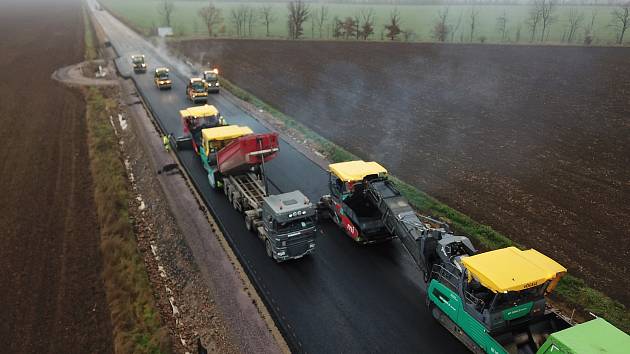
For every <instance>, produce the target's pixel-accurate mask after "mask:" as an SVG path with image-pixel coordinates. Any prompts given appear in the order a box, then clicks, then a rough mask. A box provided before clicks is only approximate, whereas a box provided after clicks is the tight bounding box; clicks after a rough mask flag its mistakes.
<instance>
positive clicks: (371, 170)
mask: <svg viewBox="0 0 630 354" xmlns="http://www.w3.org/2000/svg"><path fill="white" fill-rule="evenodd" d="M328 168H329V169H330V172H332V173H333V174H334V175H335V176H337V178H339V179H341V180H342V181H344V182H356V181H361V180H363V178H365V176H369V175H386V174H387V170H386V169H385V167H383V166H381V165H379V164H378V163H376V162H365V161H363V160H357V161H348V162H339V163H333V164H330V165H328Z"/></svg>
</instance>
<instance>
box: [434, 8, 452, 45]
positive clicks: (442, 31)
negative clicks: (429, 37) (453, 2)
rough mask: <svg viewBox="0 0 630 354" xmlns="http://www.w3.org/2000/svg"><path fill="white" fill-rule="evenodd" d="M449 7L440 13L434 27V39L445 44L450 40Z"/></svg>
mask: <svg viewBox="0 0 630 354" xmlns="http://www.w3.org/2000/svg"><path fill="white" fill-rule="evenodd" d="M447 21H448V7H445V8H443V9H442V10H439V11H438V18H437V21H436V22H435V25H434V26H433V38H434V39H435V40H436V41H440V42H444V41H446V38H448V33H449V26H448V22H447Z"/></svg>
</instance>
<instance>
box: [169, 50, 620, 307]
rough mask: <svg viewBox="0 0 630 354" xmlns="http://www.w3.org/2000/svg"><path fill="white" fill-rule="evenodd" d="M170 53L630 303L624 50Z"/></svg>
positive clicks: (232, 51)
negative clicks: (212, 69)
mask: <svg viewBox="0 0 630 354" xmlns="http://www.w3.org/2000/svg"><path fill="white" fill-rule="evenodd" d="M171 46H172V47H173V48H175V49H176V50H178V51H180V52H183V53H184V54H186V55H187V56H188V57H189V58H191V59H192V60H193V61H195V62H199V63H204V64H205V63H212V64H213V65H218V66H219V68H220V69H221V72H222V73H223V74H224V76H225V77H226V78H228V79H229V80H230V81H232V82H234V83H235V84H237V85H238V86H240V87H242V88H244V89H245V90H248V91H249V92H251V93H252V94H254V95H256V96H257V97H259V98H261V99H262V100H264V101H266V102H268V103H269V104H271V105H272V106H274V107H276V108H277V109H279V110H280V111H282V112H284V113H286V114H288V115H290V116H292V117H294V118H295V119H297V120H298V121H300V122H301V123H303V124H305V125H306V126H308V127H310V128H311V129H313V130H315V131H316V132H317V133H319V134H321V135H322V136H324V137H326V138H328V139H330V140H332V141H333V142H335V143H337V144H338V145H341V146H343V147H345V148H347V149H348V150H350V151H351V152H353V153H355V154H356V155H358V156H360V157H362V158H364V159H373V160H377V161H379V162H381V163H383V164H384V165H385V166H386V167H387V168H388V169H389V170H390V171H391V172H392V173H394V174H396V175H397V176H399V177H401V178H402V179H403V180H404V181H406V182H409V183H410V184H412V185H414V186H416V187H418V188H420V189H422V190H423V191H425V192H427V193H429V194H430V195H432V196H434V197H437V198H438V199H439V200H441V201H443V202H445V203H446V204H449V205H450V206H452V207H454V208H456V209H458V210H460V211H462V212H464V213H466V214H468V215H470V216H471V217H473V218H474V219H476V220H477V221H479V222H482V223H485V224H488V225H490V226H492V227H493V228H494V229H496V230H498V231H500V232H502V233H503V234H505V235H507V236H508V237H510V238H512V239H513V240H514V241H516V242H518V243H520V244H523V245H526V246H528V247H534V248H536V249H538V250H540V251H542V252H544V253H546V254H548V255H550V256H552V257H553V258H555V259H557V260H558V261H560V262H561V263H562V264H564V265H566V266H567V267H569V271H570V272H571V273H572V274H575V275H579V276H581V277H582V278H584V279H585V280H586V281H587V283H589V285H591V286H593V287H595V288H597V289H600V290H603V291H604V292H605V293H607V294H609V295H610V296H612V297H613V298H616V299H618V300H620V301H621V302H622V303H624V304H626V305H628V304H630V293H629V292H628V291H627V289H628V288H630V278H628V277H627V276H625V275H626V274H627V272H628V270H629V269H630V261H629V257H630V243H628V242H627V240H628V236H629V234H630V138H629V137H630V123H629V115H628V114H629V113H628V112H630V100H628V97H629V96H628V95H629V93H630V48H580V47H552V46H496V45H495V46H483V45H438V44H418V43H416V44H409V43H361V42H312V41H308V42H300V41H268V40H264V41H261V40H259V41H256V40H195V41H183V42H173V43H172V44H171Z"/></svg>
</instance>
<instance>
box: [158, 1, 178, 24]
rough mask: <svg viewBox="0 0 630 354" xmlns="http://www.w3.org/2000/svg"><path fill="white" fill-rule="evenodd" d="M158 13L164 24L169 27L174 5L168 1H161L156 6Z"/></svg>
mask: <svg viewBox="0 0 630 354" xmlns="http://www.w3.org/2000/svg"><path fill="white" fill-rule="evenodd" d="M157 10H158V13H159V14H160V15H161V16H162V17H163V18H164V24H166V26H168V27H171V15H172V14H173V11H175V5H174V4H173V3H172V2H171V1H170V0H163V1H162V2H161V3H159V4H158V9H157Z"/></svg>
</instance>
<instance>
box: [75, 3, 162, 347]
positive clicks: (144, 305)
mask: <svg viewBox="0 0 630 354" xmlns="http://www.w3.org/2000/svg"><path fill="white" fill-rule="evenodd" d="M84 20H85V21H86V22H85V47H86V51H85V52H86V53H85V56H86V59H94V58H95V57H96V48H95V47H94V43H96V41H95V37H94V32H93V29H92V23H91V21H90V18H89V16H88V15H87V13H86V12H85V9H84ZM84 92H85V97H86V119H87V130H88V148H89V156H90V170H91V172H92V179H93V182H94V201H95V205H96V209H97V210H96V211H97V215H98V220H99V226H100V234H101V245H100V246H101V252H102V255H103V263H104V264H103V269H104V271H103V279H104V283H105V288H106V294H107V302H108V304H109V310H110V314H111V321H112V325H113V327H114V333H113V337H114V345H115V351H116V353H162V352H170V351H171V343H170V336H169V334H168V332H167V329H166V328H165V327H163V326H162V324H161V322H160V317H159V313H158V310H157V307H156V304H155V300H154V298H153V292H152V289H151V284H150V282H149V278H148V275H147V271H146V268H145V264H144V261H143V259H142V257H141V255H140V253H139V251H138V247H137V243H136V237H135V234H134V229H133V225H132V222H131V220H130V216H129V210H128V201H129V199H130V194H129V191H128V183H127V178H126V172H125V168H124V166H123V163H122V160H121V157H120V151H119V148H118V146H119V145H118V139H117V137H116V135H115V133H114V130H113V127H112V125H111V123H110V120H109V116H110V115H112V114H114V112H116V109H117V106H118V105H117V102H116V101H115V100H113V99H109V98H106V95H105V94H104V93H105V91H104V89H98V88H96V87H91V88H89V89H87V90H85V91H84Z"/></svg>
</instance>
